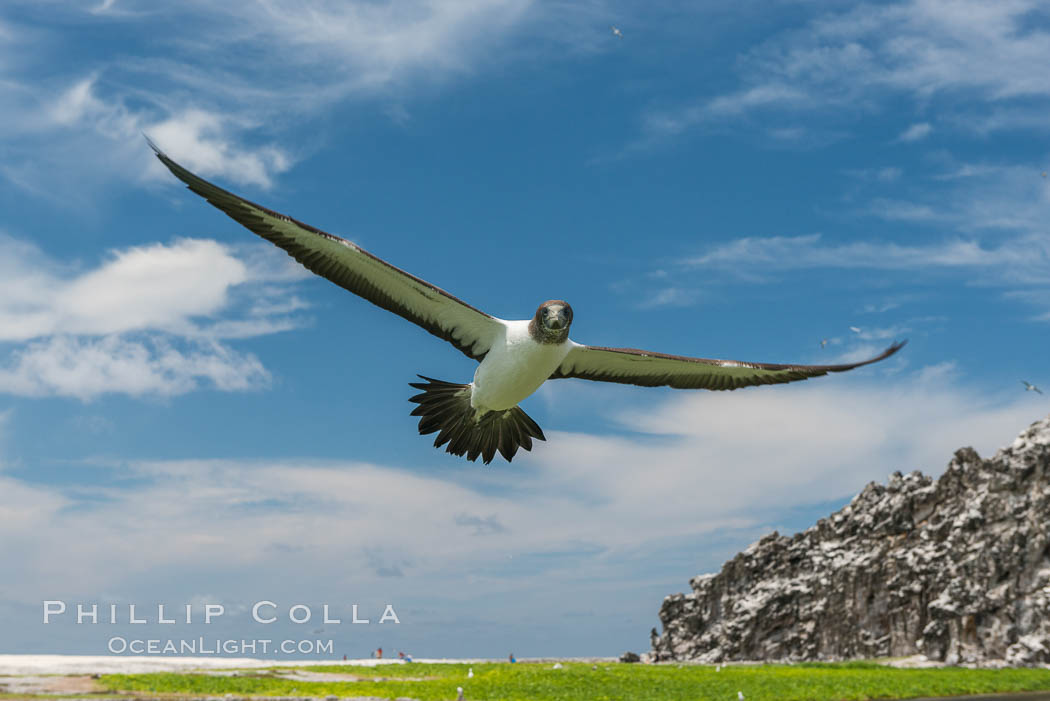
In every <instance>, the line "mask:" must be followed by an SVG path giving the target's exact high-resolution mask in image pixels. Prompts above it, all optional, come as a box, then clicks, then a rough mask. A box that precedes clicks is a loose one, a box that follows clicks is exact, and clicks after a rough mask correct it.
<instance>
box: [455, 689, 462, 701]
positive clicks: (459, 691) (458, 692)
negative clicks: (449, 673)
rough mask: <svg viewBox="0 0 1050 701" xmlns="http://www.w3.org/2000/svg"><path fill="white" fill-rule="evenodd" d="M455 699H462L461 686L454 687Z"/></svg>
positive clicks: (460, 700) (458, 700)
mask: <svg viewBox="0 0 1050 701" xmlns="http://www.w3.org/2000/svg"><path fill="white" fill-rule="evenodd" d="M456 701H463V687H461V686H457V687H456Z"/></svg>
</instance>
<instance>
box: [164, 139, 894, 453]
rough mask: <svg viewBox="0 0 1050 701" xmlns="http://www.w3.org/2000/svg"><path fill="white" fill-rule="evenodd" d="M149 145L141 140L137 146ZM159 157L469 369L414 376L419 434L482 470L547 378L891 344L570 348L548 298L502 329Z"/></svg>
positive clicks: (812, 371)
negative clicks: (722, 351) (727, 351)
mask: <svg viewBox="0 0 1050 701" xmlns="http://www.w3.org/2000/svg"><path fill="white" fill-rule="evenodd" d="M147 140H148V139H147ZM149 144H150V146H151V147H152V148H153V150H154V152H156V154H157V158H159V159H160V162H161V163H163V164H164V165H165V166H166V167H167V168H168V169H169V170H170V171H171V172H172V173H173V174H174V175H175V177H177V178H178V179H179V180H182V181H183V182H184V183H186V185H187V186H188V187H189V189H190V190H192V191H193V192H195V193H197V194H198V195H200V196H202V197H204V198H205V199H206V200H208V202H210V203H211V204H212V205H214V206H215V207H217V208H218V209H220V210H222V211H223V212H224V213H226V214H227V215H228V216H229V217H231V218H232V219H234V220H235V221H237V222H239V223H240V224H242V225H243V226H245V227H246V228H248V229H249V230H250V231H252V232H253V233H255V234H258V235H259V236H261V237H262V238H264V239H266V240H267V241H270V242H271V243H273V244H275V245H276V246H279V247H280V248H283V249H284V250H285V251H286V252H287V253H288V255H290V256H292V257H293V258H295V259H296V260H297V261H299V262H300V263H301V264H302V265H303V266H305V267H306V268H307V269H308V270H310V271H312V272H314V273H316V274H318V275H320V276H322V277H325V278H327V279H328V280H330V281H332V282H334V283H335V284H337V285H339V286H341V287H344V288H346V289H347V290H349V291H350V292H353V293H354V294H356V295H358V296H360V297H363V298H364V299H366V300H368V301H369V302H371V303H373V304H375V305H377V306H379V307H382V308H383V309H386V310H388V311H391V312H393V313H394V314H397V315H398V316H401V317H404V318H405V319H408V320H409V321H411V322H413V323H415V324H417V325H419V326H420V327H422V328H423V329H424V330H426V331H428V332H430V333H432V334H434V335H435V336H437V337H438V338H441V339H443V340H445V341H448V342H449V343H451V344H452V345H453V346H454V347H455V348H456V349H457V350H459V351H460V352H461V353H464V354H465V355H467V356H468V357H470V358H472V359H474V360H477V361H478V363H479V365H478V367H477V369H476V370H475V372H474V378H473V381H472V382H470V383H468V384H457V383H453V382H444V381H442V380H435V379H431V378H429V377H425V376H423V375H420V376H419V377H420V378H421V379H422V380H424V382H411V383H409V384H410V385H411V386H412V387H414V388H416V389H419V390H422V391H421V393H420V394H417V395H415V396H414V397H411V398H410V399H409V401H411V402H413V403H415V404H418V405H419V406H418V407H416V408H415V409H414V410H413V411H412V415H413V416H419V417H420V419H419V433H420V434H422V435H427V434H430V433H437V434H438V435H437V437H436V438H435V439H434V446H435V447H437V448H440V447H441V446H445V450H446V451H447V452H449V453H452V454H453V455H466V456H467V460H471V461H473V460H476V459H477V458H479V457H480V458H482V460H484V462H485V463H486V464H487V463H489V462H491V461H492V459H493V458H494V457H495V455H496V453H497V452H498V453H499V454H500V455H502V456H503V458H504V459H505V460H507V461H508V462H509V461H510V460H511V459H512V458H513V457H514V455H515V454H516V453H517V451H518V449H519V448H523V449H525V450H531V449H532V440H533V439H534V438H535V439H537V440H546V439H545V438H544V435H543V431H542V430H541V429H540V427H539V426H538V425H537V424H536V422H535V421H533V420H532V419H531V418H530V417H529V415H528V414H526V413H525V412H524V411H522V409H521V407H519V406H518V403H519V402H521V401H522V400H524V399H525V398H526V397H528V396H529V395H531V394H532V393H533V392H535V391H536V390H537V389H539V387H540V385H542V384H543V383H544V382H546V381H547V380H554V379H560V378H567V377H575V378H580V379H584V380H596V381H600V382H616V383H620V384H632V385H640V386H643V387H674V388H676V389H711V390H732V389H738V388H740V387H747V386H749V385H767V384H778V383H783V382H795V381H796V380H804V379H806V378H809V377H816V376H818V375H826V374H827V373H829V372H844V371H846V370H852V369H853V368H857V367H860V366H862V365H868V364H869V363H874V362H877V361H879V360H882V359H884V358H888V357H889V356H891V355H893V354H894V353H896V352H897V351H898V350H899V349H900V347H901V346H902V345H904V344H903V343H895V344H893V345H892V346H890V347H889V348H887V349H886V350H885V351H883V352H882V353H881V354H880V355H878V356H875V357H874V358H870V359H868V360H865V361H862V362H857V363H848V364H842V365H782V364H771V363H749V362H741V361H736V360H713V359H710V358H691V357H686V356H680V355H668V354H665V353H657V352H654V351H645V350H637V349H635V348H607V347H603V346H589V345H583V344H580V343H576V342H574V341H572V340H571V339H569V327H570V326H571V324H572V321H573V310H572V307H571V306H569V303H568V302H565V301H563V300H560V299H551V300H548V301H546V302H544V303H543V304H541V305H540V306H539V308H538V309H537V310H536V313H535V314H533V315H532V317H531V318H529V319H519V320H513V321H508V320H504V319H498V318H496V317H494V316H492V315H490V314H486V313H485V312H483V311H481V310H480V309H477V308H475V307H472V306H470V305H469V304H467V303H466V302H463V301H462V300H459V299H457V298H456V297H453V296H452V295H451V294H449V293H448V292H445V291H444V290H442V289H441V288H439V287H436V286H434V285H432V284H431V283H429V282H427V281H425V280H421V279H420V278H418V277H416V276H414V275H411V274H410V273H407V272H405V271H403V270H401V269H400V268H396V267H394V266H393V265H391V264H390V263H387V262H386V261H384V260H382V259H380V258H378V257H376V256H374V255H372V254H371V253H369V252H368V251H366V250H364V249H363V248H361V247H360V246H358V245H356V244H354V243H351V242H350V241H346V240H345V239H341V238H339V237H338V236H333V235H331V234H327V233H325V232H323V231H321V230H320V229H315V228H314V227H312V226H310V225H309V224H304V223H302V222H300V221H297V220H295V219H292V218H291V217H289V216H286V215H284V214H280V213H278V212H275V211H273V210H270V209H267V208H265V207H263V206H261V205H257V204H255V203H253V202H249V201H248V200H246V199H244V198H242V197H239V196H237V195H235V194H233V193H231V192H228V191H226V190H223V189H222V188H220V187H218V186H216V185H213V184H212V183H210V182H208V181H207V180H204V179H203V178H200V177H198V176H197V175H194V174H193V173H191V172H190V171H188V170H186V169H185V168H183V167H182V166H180V165H179V164H178V163H176V162H175V161H173V160H172V159H171V158H169V157H168V156H167V155H165V154H164V153H163V152H162V151H161V150H160V149H159V148H157V146H156V145H154V144H153V142H152V141H150V142H149Z"/></svg>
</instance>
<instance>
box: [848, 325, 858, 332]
mask: <svg viewBox="0 0 1050 701" xmlns="http://www.w3.org/2000/svg"><path fill="white" fill-rule="evenodd" d="M849 330H850V331H852V332H853V333H860V329H859V328H857V327H856V326H851V327H849Z"/></svg>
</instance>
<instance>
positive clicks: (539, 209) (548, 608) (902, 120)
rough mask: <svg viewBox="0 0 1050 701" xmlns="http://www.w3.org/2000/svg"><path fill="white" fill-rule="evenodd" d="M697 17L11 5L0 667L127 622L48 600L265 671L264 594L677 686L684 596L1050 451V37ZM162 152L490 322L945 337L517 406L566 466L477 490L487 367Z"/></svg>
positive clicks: (0, 58) (3, 139) (1, 185)
mask: <svg viewBox="0 0 1050 701" xmlns="http://www.w3.org/2000/svg"><path fill="white" fill-rule="evenodd" d="M695 5H696V4H694V3H682V4H676V3H651V4H646V6H645V7H644V8H643V7H642V6H640V5H638V4H637V3H619V2H612V1H609V2H604V1H602V0H593V1H591V2H579V3H573V2H552V3H535V2H528V1H527V0H470V1H467V2H462V3H455V4H452V3H437V2H415V1H413V2H404V3H396V4H386V3H374V2H367V3H366V2H360V3H354V2H351V3H335V2H331V3H326V2H306V3H302V2H297V3H291V2H282V1H279V0H272V1H269V2H263V1H261V0H259V1H256V2H247V1H245V2H230V3H222V4H220V6H217V5H216V3H205V2H195V1H190V2H184V3H178V4H172V5H171V6H170V7H168V8H167V9H157V7H156V4H155V3H146V2H132V1H130V0H105V1H100V2H99V3H98V4H96V5H94V6H91V5H88V4H84V3H63V2H44V3H41V2H32V3H29V2H18V1H16V2H8V3H5V4H4V7H3V9H0V103H2V104H3V105H4V116H3V118H2V119H0V561H3V562H4V563H6V564H7V565H8V567H6V568H5V569H6V570H7V572H6V573H5V576H4V579H3V581H2V582H0V620H2V621H3V625H0V652H69V653H73V652H77V653H90V654H104V652H105V646H106V641H107V640H108V638H109V637H110V636H111V635H113V634H114V631H117V630H121V631H123V630H126V629H128V627H127V626H125V627H121V626H101V625H100V626H90V625H83V626H79V627H78V626H74V625H66V626H62V625H50V626H44V625H42V623H41V616H40V611H41V602H42V601H43V600H47V599H57V600H65V601H68V602H71V603H73V602H78V601H83V602H89V603H90V602H99V603H103V604H109V603H117V604H121V605H125V604H127V603H138V604H140V605H155V604H156V603H164V602H167V603H169V604H171V605H181V604H185V603H192V604H194V605H196V606H200V605H202V604H203V603H206V602H220V603H223V604H224V605H226V606H227V609H228V611H229V612H230V614H229V615H228V616H227V618H226V620H225V621H224V623H223V624H222V625H221V626H220V627H219V628H214V629H201V628H199V627H194V626H186V627H185V628H182V629H179V630H177V631H176V633H174V635H177V636H179V637H195V636H197V635H200V634H203V633H205V632H207V633H208V634H211V633H214V632H216V631H217V630H222V631H224V634H227V633H228V634H230V635H238V636H245V635H252V636H255V637H258V634H259V632H260V631H259V629H258V627H257V625H251V624H248V623H246V622H245V617H244V610H245V608H246V607H250V606H251V604H252V603H253V602H255V601H258V600H260V599H269V600H272V601H275V602H277V603H279V604H280V606H281V607H282V611H284V610H287V608H288V607H289V606H291V605H293V604H300V603H301V604H306V605H312V606H314V607H315V610H318V611H319V606H320V604H322V603H329V604H330V605H331V606H332V607H333V608H334V609H336V610H339V609H343V611H344V612H346V611H348V607H349V605H350V604H353V603H357V604H359V605H360V606H361V607H362V609H363V610H370V611H373V613H374V617H375V618H378V613H379V612H381V610H382V606H383V604H385V603H392V604H393V605H394V606H395V608H396V610H397V612H398V614H399V616H400V618H401V624H400V625H397V626H392V625H384V626H379V625H374V624H373V625H369V626H364V627H355V628H354V629H353V630H350V627H349V626H347V625H343V626H336V627H334V628H329V629H328V630H327V631H326V633H325V635H324V637H326V638H327V637H331V638H332V639H333V640H334V641H335V649H336V651H337V653H338V654H343V653H346V654H349V655H351V656H362V655H367V653H368V651H369V650H371V649H373V648H375V647H377V646H383V647H384V648H387V649H406V650H409V651H411V652H414V653H415V654H416V655H419V656H446V655H447V656H464V655H470V656H484V657H502V656H504V655H506V654H507V653H508V652H510V651H514V652H516V653H517V654H518V655H521V656H538V655H615V654H619V653H620V652H622V651H624V650H626V649H634V650H643V649H646V648H647V646H648V631H649V629H650V628H651V627H653V626H657V625H659V622H658V619H657V611H658V609H659V606H660V602H661V600H662V597H663V596H665V595H667V594H670V593H673V592H677V591H682V590H685V589H686V588H687V587H688V579H689V578H690V577H692V576H693V575H695V574H698V573H700V572H707V571H714V570H716V569H717V568H718V567H719V566H720V565H721V563H722V562H723V561H724V560H725V559H726V558H728V557H730V556H731V555H732V554H733V553H735V552H736V551H738V550H739V549H741V548H743V547H745V546H746V545H747V544H748V543H750V542H751V541H753V540H754V539H756V538H758V537H759V536H761V535H762V534H764V533H766V532H768V531H770V530H772V529H780V530H781V531H787V532H790V531H794V530H800V529H803V528H805V527H807V526H808V525H810V524H811V523H812V522H813V521H814V520H815V519H816V518H819V517H820V516H822V515H825V514H827V513H828V512H830V511H831V510H833V509H834V508H837V507H839V506H840V505H842V504H843V503H844V502H845V501H847V500H848V499H849V498H850V497H851V496H852V495H853V494H854V493H856V492H858V491H859V490H860V489H861V488H862V487H863V486H864V484H865V483H867V482H868V481H870V480H884V479H885V477H886V475H887V474H888V473H890V472H892V471H893V470H896V469H900V470H905V471H907V470H912V469H922V470H923V471H926V472H930V473H935V474H938V473H939V472H940V470H941V469H942V468H943V466H944V465H945V464H946V463H947V461H948V459H949V458H950V455H951V452H952V451H953V450H954V449H955V448H957V447H960V446H962V445H974V446H975V447H976V448H977V449H978V450H979V451H981V452H982V453H984V454H989V453H990V452H992V451H994V450H995V449H997V448H998V447H999V446H1001V445H1004V444H1006V443H1008V442H1010V441H1011V440H1012V439H1013V437H1014V435H1015V434H1016V433H1017V432H1019V431H1020V430H1021V429H1022V428H1024V427H1025V426H1027V425H1028V424H1029V423H1030V422H1032V421H1034V420H1036V419H1039V418H1041V417H1042V416H1045V415H1046V413H1047V411H1048V410H1050V406H1048V400H1047V399H1046V397H1045V396H1040V395H1036V394H1035V393H1032V392H1025V391H1024V389H1023V387H1022V385H1021V384H1020V380H1022V379H1024V380H1028V381H1030V382H1033V383H1035V384H1036V385H1042V386H1044V387H1046V389H1047V390H1048V391H1050V372H1048V370H1047V364H1046V348H1047V345H1048V343H1047V342H1048V337H1050V334H1048V330H1050V229H1048V224H1047V221H1048V215H1050V179H1048V178H1047V177H1046V176H1045V175H1044V173H1045V171H1046V170H1047V169H1048V168H1050V139H1048V136H1050V119H1048V118H1047V115H1048V114H1050V74H1048V73H1047V71H1046V70H1045V67H1046V66H1047V65H1050V35H1048V34H1050V12H1048V11H1047V9H1046V7H1045V5H1041V4H1040V3H1037V2H1027V1H1023V0H1003V1H1001V2H996V3H986V2H979V1H975V2H966V1H961V2H936V1H933V0H925V1H920V0H913V1H908V2H896V3H844V2H823V3H814V2H802V1H797V2H792V1H787V0H785V1H782V2H742V3H735V4H734V5H733V8H732V9H726V8H721V7H696V6H695ZM611 25H615V26H617V27H619V28H620V29H621V30H622V32H623V37H622V38H618V37H616V36H614V35H613V33H612V32H611V30H610V26H611ZM142 133H148V134H149V135H150V136H151V137H152V138H154V139H155V140H156V141H157V142H158V143H159V144H160V146H161V147H162V148H164V149H165V150H166V151H167V152H168V153H169V155H171V156H172V157H173V158H175V159H176V160H178V161H180V162H181V163H183V164H184V165H186V166H187V167H190V168H191V169H193V170H195V171H196V172H198V173H200V174H201V175H203V176H205V177H208V178H210V179H212V180H214V181H215V182H217V183H219V184H221V185H223V186H225V187H227V188H229V189H232V190H234V191H236V192H239V193H241V194H243V195H245V196H247V197H249V198H250V199H253V200H255V201H258V202H260V203H263V204H266V205H267V206H269V207H271V208H273V209H277V210H278V211H282V212H285V213H288V214H290V215H292V216H295V217H297V218H299V219H301V220H304V221H306V222H309V223H311V224H313V225H315V226H318V227H320V228H323V229H325V230H327V231H330V232H332V233H335V234H339V235H341V236H344V237H347V238H350V239H352V240H354V241H355V242H357V243H358V244H360V245H362V246H364V247H365V248H367V249H368V250H370V251H371V252H373V253H375V254H377V255H379V256H381V257H383V258H385V259H387V260H389V261H391V262H392V263H394V264H395V265H398V266H400V267H402V268H404V269H406V270H408V271H410V272H412V273H414V274H416V275H419V276H420V277H423V278H424V279H427V280H429V281H431V282H433V283H434V284H437V285H439V286H441V287H444V288H445V289H447V290H449V291H450V292H452V293H453V294H455V295H457V296H459V297H460V298H462V299H464V300H466V301H467V302H469V303H471V304H473V305H475V306H477V307H480V308H482V309H484V310H486V311H488V312H490V313H492V314H494V315H496V316H499V317H502V318H526V317H528V316H530V315H531V314H532V312H533V311H534V310H535V308H536V306H537V304H538V303H539V302H542V301H543V300H546V299H549V298H563V299H566V300H568V301H569V302H570V303H571V304H572V305H573V308H574V310H575V320H574V324H573V333H572V335H573V338H574V339H575V340H576V341H578V342H582V343H593V344H596V345H609V346H632V347H640V348H647V349H652V350H658V351H664V352H669V353H678V354H686V355H701V356H706V357H722V358H734V359H741V360H757V361H771V362H803V363H817V362H827V361H845V360H855V359H860V358H862V357H866V356H868V355H870V354H874V353H875V352H877V351H879V350H881V349H882V348H884V347H885V346H886V345H888V344H889V343H890V342H892V341H893V340H894V339H902V338H908V339H909V344H908V345H907V346H906V348H905V349H904V350H903V351H902V352H901V353H899V354H898V355H897V356H895V357H893V358H892V359H891V360H889V361H886V362H884V363H882V364H880V365H878V366H875V367H870V368H865V369H862V370H858V371H856V372H854V373H850V374H847V375H838V376H834V377H826V378H818V379H815V380H812V381H809V382H805V383H801V384H799V385H791V386H783V387H772V388H771V387H764V388H756V389H750V390H743V391H739V392H734V393H732V394H729V393H705V392H695V393H686V392H676V391H673V390H654V389H642V388H632V387H620V386H604V385H599V384H593V383H586V382H583V381H577V380H561V381H556V382H551V383H548V384H547V385H546V386H544V387H543V388H541V390H540V391H539V392H537V393H536V394H535V395H534V396H533V397H531V398H530V399H529V400H527V401H526V402H525V404H524V408H525V409H526V411H528V413H529V414H530V415H531V416H533V417H534V418H535V419H536V420H537V422H538V423H539V424H540V425H541V426H542V427H543V428H544V430H545V432H546V434H547V437H548V441H547V442H546V443H542V444H539V445H538V446H537V447H536V448H535V449H534V450H533V452H532V453H531V454H527V455H521V456H519V457H518V458H517V459H516V460H515V461H514V463H513V464H511V465H507V464H505V463H493V465H492V466H490V467H483V466H481V465H476V464H471V463H467V462H466V461H464V460H462V459H457V458H454V457H451V456H449V455H446V454H444V453H441V452H438V451H437V450H434V449H433V448H432V447H431V445H430V440H429V439H427V438H424V437H420V436H418V435H417V434H416V430H415V420H414V419H413V418H412V417H410V416H409V411H410V409H411V408H412V406H413V405H410V404H409V403H408V402H407V401H406V400H407V399H408V397H409V396H411V394H412V393H413V390H412V389H411V388H409V387H408V385H407V383H408V382H410V381H413V380H414V377H415V373H417V372H418V373H422V374H426V375H429V376H431V377H437V378H441V379H446V380H449V381H455V382H465V381H468V380H469V378H470V377H471V374H472V372H473V363H472V362H471V361H470V360H468V359H466V358H465V357H464V356H462V355H461V354H460V353H458V352H457V351H455V350H454V349H453V348H451V347H450V346H448V345H446V344H443V343H442V342H441V341H439V340H437V339H435V338H433V337H431V336H429V335H428V334H426V333H425V332H423V331H422V330H420V329H418V328H416V327H414V326H412V325H411V324H409V323H407V322H405V321H404V320H402V319H400V318H398V317H395V316H393V315H391V314H388V313H386V312H384V311H382V310H379V309H377V308H375V307H372V306H370V305H368V304H367V303H365V302H363V301H361V300H359V299H357V298H355V297H353V296H351V295H349V294H348V293H346V292H345V291H344V290H342V289H340V288H337V287H335V286H334V285H331V284H330V283H328V282H327V281H324V280H321V279H318V278H315V277H312V276H310V275H309V274H306V273H305V272H304V271H302V270H301V269H299V268H297V267H296V266H295V265H294V264H293V263H292V262H291V261H290V259H288V258H287V257H286V256H285V255H284V254H283V253H282V252H280V251H278V250H275V249H272V248H271V247H269V245H268V244H266V243H265V242H261V241H258V240H257V239H255V237H253V236H252V235H251V234H250V233H249V232H247V231H245V230H243V229H241V228H240V227H239V226H238V225H237V224H236V223H234V222H232V221H231V220H228V219H226V218H225V217H224V216H222V215H221V214H220V213H218V212H217V211H216V210H214V209H213V208H211V207H210V206H209V205H207V204H206V203H205V202H203V201H202V200H200V199H199V198H197V197H196V196H195V195H192V194H191V193H189V192H187V191H186V190H185V189H183V188H182V187H181V185H180V184H179V183H178V182H176V181H175V180H174V179H173V178H172V177H171V176H170V175H169V174H168V173H167V172H166V171H164V170H163V168H162V167H161V166H160V165H159V164H158V163H157V162H156V161H155V159H153V158H152V156H151V153H150V151H149V149H148V147H147V146H146V143H145V141H144V140H143V138H142ZM851 327H855V328H856V329H859V331H853V330H851ZM821 339H828V341H829V343H828V344H827V346H826V347H825V348H823V349H822V348H821V347H820V341H821ZM347 617H348V616H347ZM282 626H283V628H282V630H284V632H285V633H287V634H288V635H293V636H300V637H301V636H304V635H305V637H310V636H309V635H308V633H309V632H310V631H312V630H313V628H314V626H298V627H296V626H294V625H291V624H282ZM145 628H146V629H148V630H149V634H150V635H158V634H164V635H168V636H170V635H173V634H172V633H168V632H167V630H168V629H167V628H163V627H160V626H157V625H155V624H151V625H148V626H145ZM306 628H309V629H310V630H309V631H308V630H305V629H306ZM158 631H159V632H158ZM265 632H266V633H272V630H267V631H265Z"/></svg>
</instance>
